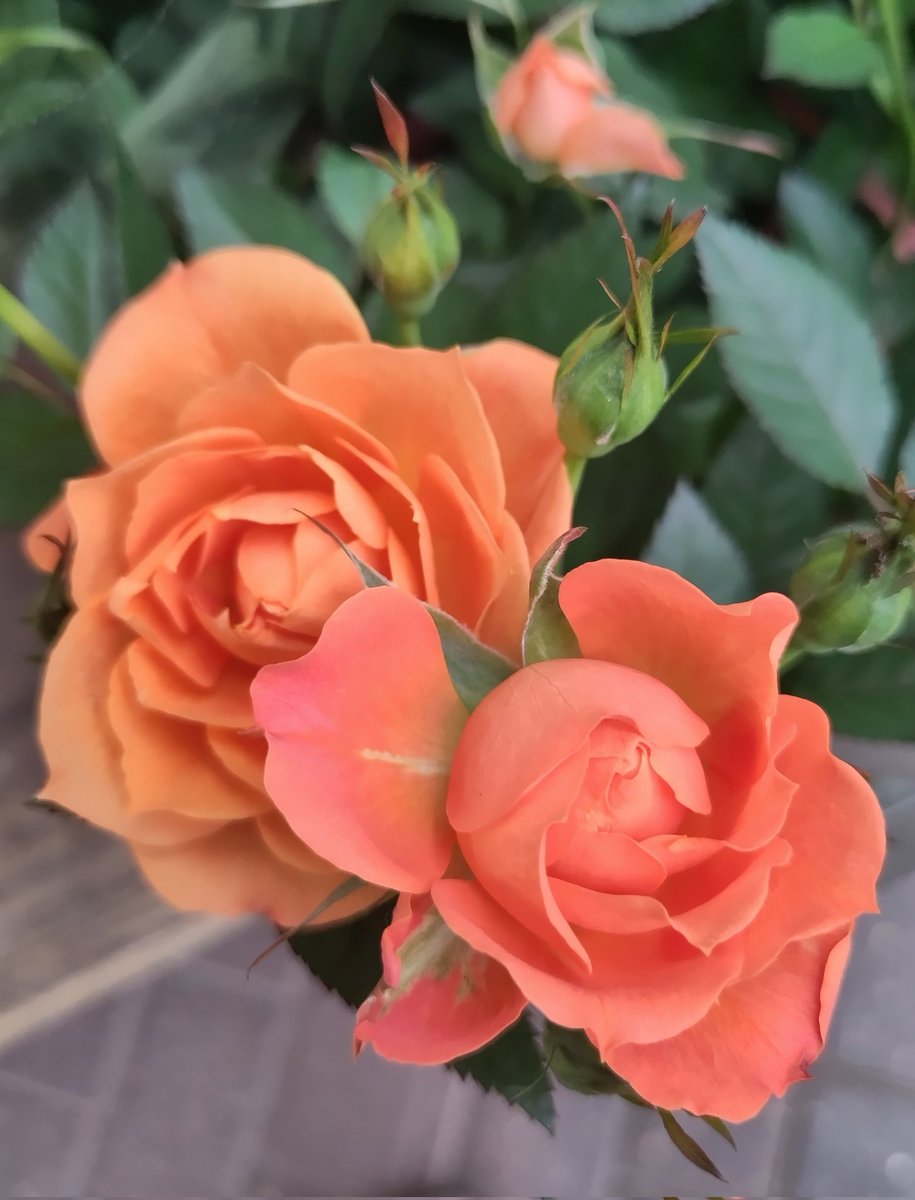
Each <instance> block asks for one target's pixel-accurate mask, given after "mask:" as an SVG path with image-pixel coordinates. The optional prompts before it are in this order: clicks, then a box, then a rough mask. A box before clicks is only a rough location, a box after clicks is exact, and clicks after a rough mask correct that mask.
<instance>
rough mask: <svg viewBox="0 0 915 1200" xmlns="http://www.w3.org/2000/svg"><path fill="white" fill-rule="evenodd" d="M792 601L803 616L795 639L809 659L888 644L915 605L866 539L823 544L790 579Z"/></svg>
mask: <svg viewBox="0 0 915 1200" xmlns="http://www.w3.org/2000/svg"><path fill="white" fill-rule="evenodd" d="M790 592H791V598H792V599H793V600H794V602H795V603H796V604H797V606H798V608H799V609H800V612H801V623H800V625H799V626H798V630H797V633H796V634H795V636H794V644H795V645H796V646H797V647H798V649H801V650H804V651H806V652H807V653H810V654H828V653H830V652H832V651H836V650H841V651H843V652H845V653H849V654H850V653H855V652H858V651H861V650H869V649H871V648H872V647H874V646H879V645H880V644H881V643H883V642H886V641H888V640H889V639H890V638H891V637H893V635H894V634H895V633H896V632H897V631H898V630H899V628H900V626H901V625H902V624H903V622H904V621H905V619H906V617H907V616H908V614H909V611H910V608H911V605H912V589H911V587H908V586H905V585H904V584H903V581H902V580H901V578H900V573H899V571H898V570H896V569H895V568H894V566H893V565H892V564H881V563H880V561H879V558H878V557H877V556H876V555H875V553H874V550H873V548H872V547H871V546H870V545H869V542H868V539H867V538H866V537H864V536H863V535H860V534H850V535H849V534H846V533H835V534H830V535H829V536H828V537H826V538H824V539H823V540H822V541H821V542H819V543H818V544H817V545H816V546H815V547H814V548H813V551H812V552H811V555H810V558H809V559H808V560H807V562H806V563H804V565H803V566H801V567H800V568H799V569H798V570H797V571H796V572H795V573H794V575H793V577H792V579H791V587H790Z"/></svg>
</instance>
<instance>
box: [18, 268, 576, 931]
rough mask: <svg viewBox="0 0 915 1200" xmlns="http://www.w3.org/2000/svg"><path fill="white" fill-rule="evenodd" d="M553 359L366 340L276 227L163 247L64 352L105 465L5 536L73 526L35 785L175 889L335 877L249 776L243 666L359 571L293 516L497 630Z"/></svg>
mask: <svg viewBox="0 0 915 1200" xmlns="http://www.w3.org/2000/svg"><path fill="white" fill-rule="evenodd" d="M554 371H555V360H554V359H553V358H552V357H550V356H549V355H546V354H543V353H541V352H540V351H537V350H534V349H532V348H531V347H529V346H525V345H522V344H519V343H514V342H494V343H491V344H488V345H485V346H483V347H481V348H479V349H475V350H472V351H469V352H466V353H461V352H460V351H458V350H456V349H455V350H451V351H447V352H437V351H431V350H421V349H394V348H392V347H389V346H384V345H379V344H376V343H372V342H371V341H370V340H369V335H368V332H367V330H366V328H365V325H364V323H363V321H362V318H361V316H360V314H359V312H358V309H357V308H356V306H355V305H354V303H353V301H352V300H351V299H350V297H349V296H348V295H347V293H346V291H345V290H344V289H343V288H342V287H341V285H340V284H339V283H338V282H337V281H336V280H335V279H334V278H333V277H332V276H330V275H329V274H327V272H325V271H323V270H321V269H319V268H318V267H316V266H314V265H313V264H312V263H310V262H308V261H306V260H305V259H302V258H300V257H298V256H297V255H294V254H291V253H288V252H286V251H284V250H279V249H268V248H253V247H249V248H239V249H226V250H219V251H215V252H212V253H209V254H206V255H203V256H201V257H200V258H198V259H196V260H194V261H193V262H192V263H190V264H188V265H186V266H183V265H175V266H173V267H172V268H171V269H170V270H169V271H168V272H167V273H166V274H165V275H164V276H163V277H162V278H161V279H160V280H159V281H158V282H156V283H155V284H154V285H153V286H152V287H151V288H149V290H148V291H146V292H145V293H144V294H142V295H141V296H140V297H139V298H137V299H136V300H134V301H133V302H132V303H130V304H129V305H127V306H126V308H125V309H124V310H123V311H122V312H121V313H120V314H119V315H118V316H117V317H116V318H115V319H114V321H113V322H112V324H111V325H110V327H109V328H108V330H107V331H106V332H105V334H104V335H103V337H102V339H101V341H100V343H99V345H98V347H97V349H96V351H95V353H94V355H93V357H92V359H91V361H90V362H89V364H88V366H87V368H86V372H85V376H84V379H83V383H82V389H81V402H82V407H83V413H84V417H85V420H86V423H87V425H88V428H89V430H90V433H91V435H92V437H93V439H94V441H95V444H96V446H97V448H98V451H99V454H100V456H101V458H102V460H103V462H104V464H105V466H104V468H103V469H102V470H101V471H100V472H99V473H98V474H95V475H91V476H89V477H87V478H84V479H79V480H75V481H72V482H70V483H69V484H68V485H67V487H66V490H65V493H64V498H63V505H62V506H59V507H58V508H57V509H56V510H55V511H53V512H52V513H51V514H49V515H48V516H47V517H46V518H45V519H44V521H42V522H40V523H39V525H38V526H37V527H36V528H35V529H34V530H33V531H32V536H31V539H30V546H31V550H32V554H33V557H34V558H35V559H36V561H39V562H40V563H41V565H43V566H45V567H50V566H52V565H53V563H54V561H55V559H56V556H57V551H56V550H55V549H54V548H53V546H52V545H51V543H50V542H48V541H47V540H46V539H45V538H43V537H42V536H41V535H42V534H44V533H48V532H56V533H58V534H64V535H66V530H67V529H69V531H70V532H71V533H72V537H73V540H74V553H73V559H72V571H71V579H70V583H71V590H72V595H73V601H74V605H75V608H76V611H75V613H74V614H73V615H72V617H71V618H70V620H69V622H68V624H67V625H66V627H65V629H64V631H63V633H62V635H61V637H60V639H59V641H58V642H57V644H56V645H55V646H54V648H53V650H52V652H51V656H50V661H49V663H48V667H47V672H46V676H45V681H44V689H43V694H42V698H41V713H40V739H41V743H42V746H43V748H44V752H45V756H46V758H47V762H48V766H49V779H48V783H47V786H46V788H45V791H44V795H45V796H46V797H47V798H48V799H50V800H53V801H54V802H56V803H58V804H61V805H63V806H64V807H66V808H69V809H72V810H73V811H74V812H76V813H79V814H80V815H81V816H84V817H86V818H88V819H89V820H91V821H93V822H95V823H96V824H98V825H101V826H104V827H105V828H107V829H110V830H112V831H114V832H115V833H117V834H119V835H120V836H122V837H124V838H125V839H126V840H127V841H128V842H129V843H130V845H131V848H132V849H133V851H134V853H135V855H136V857H137V859H138V861H139V863H140V866H141V867H142V868H143V870H144V871H145V873H146V874H147V876H148V877H149V879H150V881H151V882H152V884H153V885H154V886H155V887H156V888H157V889H158V890H159V891H160V892H161V893H162V895H163V896H165V898H166V899H168V900H170V901H171V902H172V903H174V904H176V905H177V906H179V907H182V908H192V909H200V910H205V911H210V912H223V913H230V912H238V911H260V912H265V913H268V914H269V915H270V916H271V917H272V918H274V919H275V920H276V921H279V922H281V923H283V924H288V925H293V924H296V923H298V922H300V921H301V920H302V919H303V918H304V917H305V916H306V915H307V914H308V913H309V912H310V911H311V910H312V909H313V908H314V907H315V906H316V905H317V904H318V903H319V902H320V901H321V900H322V899H323V898H324V897H325V896H326V895H327V894H328V893H329V892H330V891H331V889H333V888H334V887H335V886H337V884H338V883H339V882H340V880H341V878H342V877H341V875H340V873H339V871H338V870H337V869H336V868H335V867H334V866H331V865H329V864H328V863H327V862H325V861H324V860H323V859H322V858H320V857H319V856H318V855H317V854H316V853H314V852H313V851H312V850H310V849H309V848H308V847H306V846H305V845H303V844H302V843H301V842H300V841H299V840H298V839H297V838H296V837H294V836H293V834H292V833H291V832H290V830H289V827H288V825H287V824H286V822H285V820H284V819H283V818H282V816H280V814H279V813H278V812H277V810H276V809H275V807H274V805H273V804H272V802H271V800H270V799H269V797H268V796H267V795H266V793H265V791H264V787H263V779H262V771H263V759H264V752H265V743H264V741H263V738H262V737H260V736H258V735H257V734H256V732H254V731H253V726H254V716H253V713H252V709H251V701H250V698H249V687H250V684H251V680H252V678H253V677H254V675H255V673H256V671H257V670H258V668H259V667H261V666H263V665H264V664H266V663H276V662H282V661H284V660H286V659H289V658H295V657H298V656H300V655H301V654H303V653H304V652H305V651H307V650H308V649H309V648H310V647H311V646H313V645H314V643H315V639H316V638H317V637H318V635H319V634H320V632H321V628H322V626H323V624H324V622H325V621H326V619H327V618H328V616H329V615H330V614H331V613H332V612H333V611H334V610H335V609H336V608H337V606H338V605H339V604H340V603H341V601H343V600H345V599H346V598H347V597H349V596H351V595H353V593H354V592H356V591H358V590H359V589H360V587H361V582H360V579H359V576H358V573H357V571H356V569H355V568H354V567H353V566H352V564H351V563H350V562H349V560H348V559H347V557H346V555H345V554H344V553H343V552H342V551H341V550H340V549H339V548H338V547H337V546H336V545H335V544H334V542H333V540H332V539H331V538H329V537H328V536H327V534H326V533H325V532H323V531H322V530H321V529H319V528H318V527H317V526H316V525H315V524H314V523H313V522H312V521H311V520H309V517H315V518H317V519H318V520H320V521H321V522H322V523H324V524H326V525H328V526H329V527H330V528H331V529H333V530H334V532H335V533H336V534H337V535H338V536H339V537H341V538H342V539H343V540H344V541H345V542H346V543H348V544H349V545H350V546H351V547H352V548H353V549H354V550H355V551H356V552H357V553H358V554H359V555H360V556H361V557H362V558H363V559H365V560H366V561H367V562H369V563H371V564H372V565H373V566H374V567H376V568H377V569H378V570H379V571H382V572H383V573H384V574H386V575H387V576H388V577H389V578H391V579H392V580H393V581H394V582H395V583H396V584H397V585H398V587H399V588H401V589H403V590H404V591H407V592H410V593H412V594H414V595H416V596H420V597H423V598H427V599H429V600H431V601H433V602H435V603H436V604H437V605H439V606H440V607H442V608H444V609H446V610H447V611H448V612H450V613H451V614H452V615H453V616H455V617H457V618H458V619H459V620H460V621H462V622H464V623H466V624H467V625H468V626H469V627H470V628H472V629H474V630H475V631H476V632H477V634H478V636H479V637H481V638H482V639H483V640H485V641H487V642H488V643H490V644H491V645H493V646H494V647H498V648H504V649H508V648H509V647H511V646H513V645H515V644H516V643H517V637H518V630H519V628H520V625H521V622H522V621H523V616H524V609H525V603H526V590H527V576H528V573H529V569H530V563H531V560H532V557H533V558H535V557H536V556H538V555H539V554H540V553H541V552H542V550H543V549H544V547H545V546H546V545H547V544H548V543H549V542H550V541H551V540H552V539H553V538H554V537H555V536H556V535H557V534H558V533H559V532H560V531H561V530H562V529H563V528H564V527H565V526H566V525H567V524H568V521H569V513H570V507H571V497H570V490H569V485H568V482H567V479H566V476H565V472H564V468H563V461H562V460H563V454H562V447H561V445H560V443H559V441H558V438H557V436H556V433H555V422H554V414H553V409H552V403H551V387H552V378H553V374H554ZM300 784H301V786H302V788H303V790H304V791H308V792H309V794H312V792H311V785H310V781H309V780H308V778H307V777H304V778H303V779H302V780H301V781H300ZM314 799H315V802H316V803H321V804H323V803H324V802H325V801H324V798H323V797H321V796H319V795H317V794H314ZM376 895H377V892H376V891H375V890H374V889H372V890H371V892H365V891H362V892H360V893H357V894H355V895H353V896H352V898H351V899H349V900H348V901H344V902H341V903H340V904H338V905H337V906H335V907H334V908H333V909H331V910H330V912H329V913H328V914H327V915H328V917H339V916H341V915H344V914H345V913H346V912H347V911H352V910H354V909H355V908H358V907H361V906H364V905H365V904H366V903H368V902H370V901H371V900H372V899H373V898H374V897H375V896H376Z"/></svg>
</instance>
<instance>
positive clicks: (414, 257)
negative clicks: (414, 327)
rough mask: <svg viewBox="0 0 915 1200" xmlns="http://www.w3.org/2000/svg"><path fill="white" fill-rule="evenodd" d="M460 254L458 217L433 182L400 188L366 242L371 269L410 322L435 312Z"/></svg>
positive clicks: (366, 261) (380, 209) (368, 231)
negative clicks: (437, 302) (434, 308)
mask: <svg viewBox="0 0 915 1200" xmlns="http://www.w3.org/2000/svg"><path fill="white" fill-rule="evenodd" d="M460 255H461V240H460V235H459V233H458V229H457V225H456V224H455V221H454V217H452V215H451V213H450V212H449V210H448V208H447V206H446V205H445V203H444V201H443V199H442V196H441V193H440V191H439V189H438V186H437V185H436V184H435V183H434V182H432V181H431V180H423V181H422V182H416V183H414V184H413V185H410V186H403V185H398V186H396V187H395V188H394V190H393V191H392V192H391V195H390V196H388V197H387V199H385V200H383V201H382V202H381V204H379V206H378V208H377V209H376V210H375V213H374V215H373V216H372V218H371V219H370V221H369V224H368V228H367V229H366V231H365V238H364V240H363V244H362V258H363V262H364V264H365V268H366V270H367V271H368V272H369V274H370V275H371V276H372V278H373V279H374V280H375V283H376V286H377V287H378V289H379V291H380V292H381V293H382V295H383V296H384V298H385V300H386V302H387V304H388V306H389V307H390V308H391V310H392V311H393V313H394V315H395V316H396V317H398V319H400V320H405V321H415V320H418V319H419V318H420V317H422V316H424V315H425V314H426V313H427V312H428V311H429V309H430V308H431V307H432V306H433V304H434V303H435V300H436V297H437V296H438V294H439V292H440V291H441V290H442V288H443V287H444V286H445V284H446V283H447V282H448V280H449V279H450V278H451V276H452V275H453V274H454V270H455V268H456V267H457V265H458V261H459V259H460Z"/></svg>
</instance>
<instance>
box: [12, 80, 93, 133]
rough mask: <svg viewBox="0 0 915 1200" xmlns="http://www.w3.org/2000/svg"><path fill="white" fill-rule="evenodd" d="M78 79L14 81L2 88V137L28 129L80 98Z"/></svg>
mask: <svg viewBox="0 0 915 1200" xmlns="http://www.w3.org/2000/svg"><path fill="white" fill-rule="evenodd" d="M84 89H85V85H84V84H82V83H80V82H79V80H77V79H24V80H21V81H20V80H15V79H14V80H11V81H10V82H8V83H7V84H5V86H3V88H2V89H0V138H4V137H8V136H9V135H10V134H13V133H17V132H19V131H20V130H27V129H29V128H30V127H31V126H34V125H35V124H36V123H37V122H38V121H40V120H41V119H42V118H43V117H49V116H51V115H52V114H53V113H57V112H60V111H61V110H62V109H64V108H66V107H67V106H68V105H70V104H73V103H74V101H76V100H78V99H80V98H81V96H82V94H83V91H84Z"/></svg>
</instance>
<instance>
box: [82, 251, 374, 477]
mask: <svg viewBox="0 0 915 1200" xmlns="http://www.w3.org/2000/svg"><path fill="white" fill-rule="evenodd" d="M367 338H368V333H367V331H366V328H365V325H364V323H363V321H362V318H361V317H360V315H359V310H358V309H357V308H356V306H355V304H354V303H353V301H352V300H351V299H350V297H349V295H348V294H347V292H346V290H345V289H344V288H343V287H342V285H341V284H340V283H338V281H337V280H336V279H335V278H334V277H333V276H332V275H331V274H330V273H329V272H327V271H324V270H322V269H321V268H320V267H316V266H315V265H314V263H311V262H309V261H308V260H307V259H304V258H300V257H299V256H298V255H296V254H292V253H290V252H289V251H287V250H280V249H277V248H274V247H266V246H257V247H255V246H244V247H242V246H239V247H231V248H226V249H221V250H213V251H210V252H209V253H207V254H202V255H200V256H199V257H198V258H195V259H193V260H192V261H191V262H190V263H188V264H187V265H183V264H180V263H176V264H174V265H173V266H172V267H170V268H169V270H168V271H167V272H166V273H165V274H164V275H163V276H161V278H160V279H159V280H157V281H156V282H155V283H154V284H152V286H151V287H149V288H148V289H147V290H146V291H145V292H143V293H141V294H140V295H139V296H138V297H137V298H136V299H135V300H133V301H131V302H130V303H129V304H127V305H125V307H124V308H123V309H122V310H121V311H120V313H119V314H118V315H117V316H116V317H115V318H114V320H113V321H112V322H111V324H110V325H109V326H108V328H107V329H106V331H105V333H104V334H103V335H102V338H101V340H100V341H99V343H98V346H97V347H96V349H95V352H94V354H93V355H92V358H91V359H90V361H89V363H88V365H87V367H86V371H85V374H84V376H83V382H82V406H83V411H84V413H85V418H86V421H87V424H88V426H89V429H90V431H91V433H92V436H93V438H94V440H95V443H96V445H97V446H98V448H99V450H100V452H101V454H102V457H103V458H105V459H106V460H107V461H108V462H109V463H111V464H112V465H114V464H115V463H118V462H122V461H124V460H126V459H129V458H131V457H132V456H134V455H136V454H138V453H140V452H141V451H143V450H146V449H148V448H149V447H151V446H155V445H158V444H160V443H162V442H164V441H167V440H169V439H170V438H172V437H173V436H174V435H175V433H176V432H177V421H178V415H179V414H180V412H181V410H182V408H183V407H184V405H185V404H186V403H187V401H188V400H190V399H191V398H193V397H194V396H196V395H197V394H198V393H199V392H200V391H201V390H202V389H204V388H206V387H207V386H208V385H209V384H212V383H215V382H217V381H218V380H220V379H224V378H225V377H226V376H228V375H231V374H232V373H233V371H235V370H236V369H237V368H238V367H239V366H240V365H241V364H242V363H245V362H253V363H256V364H258V365H259V366H261V367H263V368H264V370H266V371H269V372H270V373H271V374H273V375H275V376H277V377H278V378H283V376H284V375H285V373H286V370H287V368H288V367H289V364H290V363H291V362H292V360H293V359H294V358H295V357H296V356H297V355H298V354H300V353H301V352H302V351H303V350H304V349H306V348H307V347H308V346H314V345H320V344H322V343H328V342H360V341H365V340H366V339H367Z"/></svg>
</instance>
